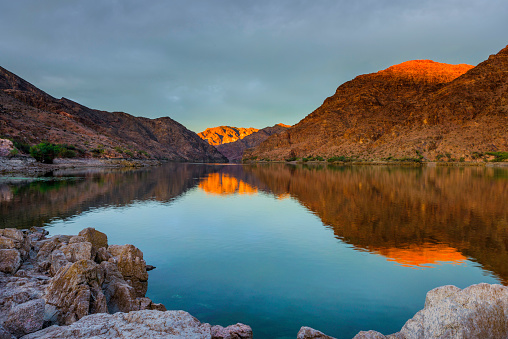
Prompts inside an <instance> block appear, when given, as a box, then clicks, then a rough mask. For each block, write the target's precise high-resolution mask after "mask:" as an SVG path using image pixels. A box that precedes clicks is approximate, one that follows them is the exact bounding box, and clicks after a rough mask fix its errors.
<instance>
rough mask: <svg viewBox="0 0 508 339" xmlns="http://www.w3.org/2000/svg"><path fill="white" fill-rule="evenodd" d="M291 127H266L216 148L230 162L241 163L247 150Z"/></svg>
mask: <svg viewBox="0 0 508 339" xmlns="http://www.w3.org/2000/svg"><path fill="white" fill-rule="evenodd" d="M289 127H291V126H289V125H284V124H276V125H274V126H271V127H265V128H263V129H260V130H257V131H256V132H254V133H252V134H250V135H248V136H246V137H244V138H243V139H238V140H236V141H234V142H229V143H225V144H221V145H217V146H215V147H216V148H217V149H218V150H219V152H221V153H222V154H223V155H224V156H225V157H226V158H228V160H229V162H240V161H241V160H242V157H243V153H244V152H245V150H246V149H248V148H252V147H256V146H258V145H259V144H261V143H262V142H263V141H265V140H266V139H268V137H269V136H271V135H273V134H277V133H280V132H282V131H285V130H286V129H288V128H289Z"/></svg>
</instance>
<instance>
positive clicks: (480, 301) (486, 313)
mask: <svg viewBox="0 0 508 339" xmlns="http://www.w3.org/2000/svg"><path fill="white" fill-rule="evenodd" d="M304 329H305V331H303V330H304ZM313 331H315V330H312V329H309V328H304V327H302V330H300V333H298V339H311V338H330V337H328V336H316V334H315V332H313ZM319 333H320V334H322V333H321V332H319ZM385 338H391V339H426V338H443V339H444V338H508V287H506V286H501V285H489V284H478V285H472V286H469V287H467V288H465V289H463V290H461V289H460V288H458V287H455V286H451V285H448V286H442V287H438V288H435V289H433V290H431V291H429V292H428V293H427V298H426V300H425V307H424V308H423V309H422V310H421V311H419V312H418V313H416V314H415V316H414V317H413V318H412V319H410V320H408V321H407V322H406V324H405V325H404V326H403V327H402V329H401V330H400V332H397V333H394V334H390V335H387V336H385V335H383V334H381V333H379V332H376V331H361V332H360V333H358V334H357V335H356V336H355V337H354V339H385Z"/></svg>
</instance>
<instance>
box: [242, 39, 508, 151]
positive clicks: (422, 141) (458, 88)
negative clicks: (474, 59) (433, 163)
mask: <svg viewBox="0 0 508 339" xmlns="http://www.w3.org/2000/svg"><path fill="white" fill-rule="evenodd" d="M506 150H508V47H506V48H504V49H503V50H502V51H500V52H499V53H498V54H496V55H492V56H490V57H489V59H488V60H486V61H484V62H482V63H480V64H479V65H478V66H476V67H473V66H469V65H449V64H443V63H438V62H434V61H431V60H415V61H408V62H404V63H402V64H399V65H395V66H392V67H389V68H387V69H385V70H382V71H379V72H377V73H372V74H366V75H360V76H358V77H356V78H355V79H353V80H351V81H348V82H346V83H344V84H343V85H341V86H340V87H338V88H337V90H336V92H335V94H334V95H333V96H331V97H329V98H327V99H326V100H325V101H324V102H323V104H322V105H321V106H320V107H319V108H317V109H316V110H315V111H314V112H312V113H311V114H309V115H308V116H307V117H305V118H304V119H303V120H301V121H300V122H299V123H298V124H296V125H294V126H293V127H291V128H289V129H288V130H286V131H285V132H282V133H279V134H276V135H273V136H271V137H269V138H268V139H267V140H266V141H265V142H263V143H261V144H260V145H259V146H258V147H255V148H253V149H249V150H247V151H246V152H245V154H244V159H263V158H265V159H272V160H282V159H288V158H294V157H308V156H318V155H320V156H323V157H332V156H352V157H358V158H361V159H376V160H382V159H397V158H399V159H400V158H404V157H417V156H420V155H421V156H423V157H424V159H426V160H439V159H441V158H443V157H446V159H449V160H453V159H455V160H459V159H461V160H464V161H479V159H478V158H479V156H478V154H482V153H484V152H492V151H506Z"/></svg>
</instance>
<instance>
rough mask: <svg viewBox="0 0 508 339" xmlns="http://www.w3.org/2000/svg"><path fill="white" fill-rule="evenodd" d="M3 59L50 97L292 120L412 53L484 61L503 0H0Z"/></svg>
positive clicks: (216, 120) (196, 116)
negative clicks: (360, 77)
mask: <svg viewBox="0 0 508 339" xmlns="http://www.w3.org/2000/svg"><path fill="white" fill-rule="evenodd" d="M0 2H1V4H0V66H2V67H4V68H6V69H8V70H9V71H11V72H13V73H15V74H17V75H19V76H20V77H22V78H23V79H25V80H27V81H29V82H31V83H32V84H34V85H35V86H37V87H39V88H40V89H42V90H44V91H46V92H47V93H49V94H51V95H52V96H54V97H57V98H60V97H66V98H69V99H72V100H74V101H76V102H79V103H80V104H83V105H85V106H88V107H91V108H96V109H101V110H107V111H123V112H127V113H130V114H132V115H135V116H145V117H149V118H157V117H162V116H169V117H171V118H173V119H175V120H176V121H178V122H180V123H182V124H183V125H185V126H186V127H187V128H189V129H190V130H193V131H194V132H201V131H202V130H204V129H206V128H208V127H215V126H220V125H229V126H237V127H256V128H263V127H266V126H271V125H274V124H276V123H285V124H295V123H297V122H298V121H300V120H301V119H303V118H304V117H305V116H306V115H308V114H309V113H311V112H312V111H313V110H314V109H316V108H317V107H319V106H320V105H321V104H322V102H323V101H324V99H326V97H328V96H330V95H332V94H333V93H334V92H335V90H336V88H337V87H338V86H339V85H341V84H342V83H344V82H346V81H349V80H351V79H353V78H354V77H355V76H357V75H360V74H365V73H372V72H376V71H378V70H381V69H385V68H387V67H389V66H391V65H394V64H398V63H400V62H403V61H407V60H414V59H432V60H434V61H439V62H446V63H452V64H458V63H467V64H471V65H477V64H478V63H480V62H481V61H483V60H485V59H487V58H488V56H489V55H490V54H495V53H497V52H498V51H499V50H501V49H502V48H504V47H505V46H506V45H507V44H508V34H507V33H508V1H506V0H489V1H480V0H475V1H473V0H460V1H459V0H418V1H416V0H390V1H388V0H356V1H350V0H348V1H345V0H335V1H332V0H256V1H249V0H207V1H205V0H150V1H141V0H139V1H134V0H86V1H85V0H83V1H76V0H44V1H41V0H30V1H25V0H16V1H7V0H0Z"/></svg>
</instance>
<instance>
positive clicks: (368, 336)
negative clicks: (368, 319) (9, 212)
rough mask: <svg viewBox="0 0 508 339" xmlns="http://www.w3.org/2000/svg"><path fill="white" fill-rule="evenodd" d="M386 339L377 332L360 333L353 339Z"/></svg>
mask: <svg viewBox="0 0 508 339" xmlns="http://www.w3.org/2000/svg"><path fill="white" fill-rule="evenodd" d="M385 338H386V337H385V336H384V335H383V334H381V333H379V332H377V331H372V330H371V331H360V333H358V334H357V335H355V336H354V338H353V339H385Z"/></svg>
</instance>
